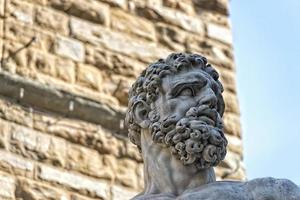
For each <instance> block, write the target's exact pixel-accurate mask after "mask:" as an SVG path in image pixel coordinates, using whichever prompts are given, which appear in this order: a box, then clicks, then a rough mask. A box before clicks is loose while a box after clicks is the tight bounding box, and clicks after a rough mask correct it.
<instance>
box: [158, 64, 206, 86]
mask: <svg viewBox="0 0 300 200" xmlns="http://www.w3.org/2000/svg"><path fill="white" fill-rule="evenodd" d="M203 79H205V80H207V79H208V75H207V73H205V72H204V71H203V70H201V69H197V68H194V69H189V70H182V71H180V72H178V73H176V74H172V75H168V76H166V77H164V78H163V79H162V85H161V86H162V90H163V92H167V91H169V90H170V89H172V86H174V85H176V84H178V83H185V82H190V81H197V80H203Z"/></svg>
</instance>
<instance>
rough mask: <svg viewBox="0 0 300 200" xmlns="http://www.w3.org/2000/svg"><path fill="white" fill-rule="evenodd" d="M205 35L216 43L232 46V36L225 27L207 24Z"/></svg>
mask: <svg viewBox="0 0 300 200" xmlns="http://www.w3.org/2000/svg"><path fill="white" fill-rule="evenodd" d="M207 35H208V37H210V38H213V39H216V40H218V41H221V42H224V43H227V44H232V35H231V32H230V29H229V28H227V27H223V26H220V25H217V24H212V23H209V24H207Z"/></svg>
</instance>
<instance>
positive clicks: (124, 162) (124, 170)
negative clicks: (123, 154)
mask: <svg viewBox="0 0 300 200" xmlns="http://www.w3.org/2000/svg"><path fill="white" fill-rule="evenodd" d="M112 167H115V172H116V182H117V183H119V184H121V185H123V186H126V187H131V188H134V189H137V188H138V182H137V181H138V180H137V175H136V162H134V161H132V160H130V159H120V160H118V162H117V163H116V165H115V166H112Z"/></svg>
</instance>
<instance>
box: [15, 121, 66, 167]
mask: <svg viewBox="0 0 300 200" xmlns="http://www.w3.org/2000/svg"><path fill="white" fill-rule="evenodd" d="M10 145H11V150H12V151H13V152H17V153H20V154H22V155H24V156H25V157H28V158H33V159H35V160H43V161H46V162H47V161H48V162H50V163H52V164H53V165H58V166H64V165H65V157H66V142H65V141H64V140H62V139H59V138H54V137H50V136H48V135H44V134H41V133H38V132H36V131H32V130H31V129H28V128H25V127H21V126H12V127H11V140H10Z"/></svg>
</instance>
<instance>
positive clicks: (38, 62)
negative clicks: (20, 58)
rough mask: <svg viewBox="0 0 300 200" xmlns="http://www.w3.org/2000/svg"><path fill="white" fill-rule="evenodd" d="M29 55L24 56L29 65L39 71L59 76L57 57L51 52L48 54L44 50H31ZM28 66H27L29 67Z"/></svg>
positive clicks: (23, 65)
mask: <svg viewBox="0 0 300 200" xmlns="http://www.w3.org/2000/svg"><path fill="white" fill-rule="evenodd" d="M27 55H28V56H26V58H24V59H25V60H27V63H28V65H27V66H29V67H31V68H32V69H36V70H37V71H38V72H41V73H45V74H48V75H50V76H54V77H55V76H57V69H56V66H55V57H54V56H52V55H49V54H46V53H44V52H42V51H35V50H31V49H30V50H29V52H28V54H27ZM25 66H26V65H25V64H22V65H21V66H20V67H25ZM27 66H26V67H27Z"/></svg>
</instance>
